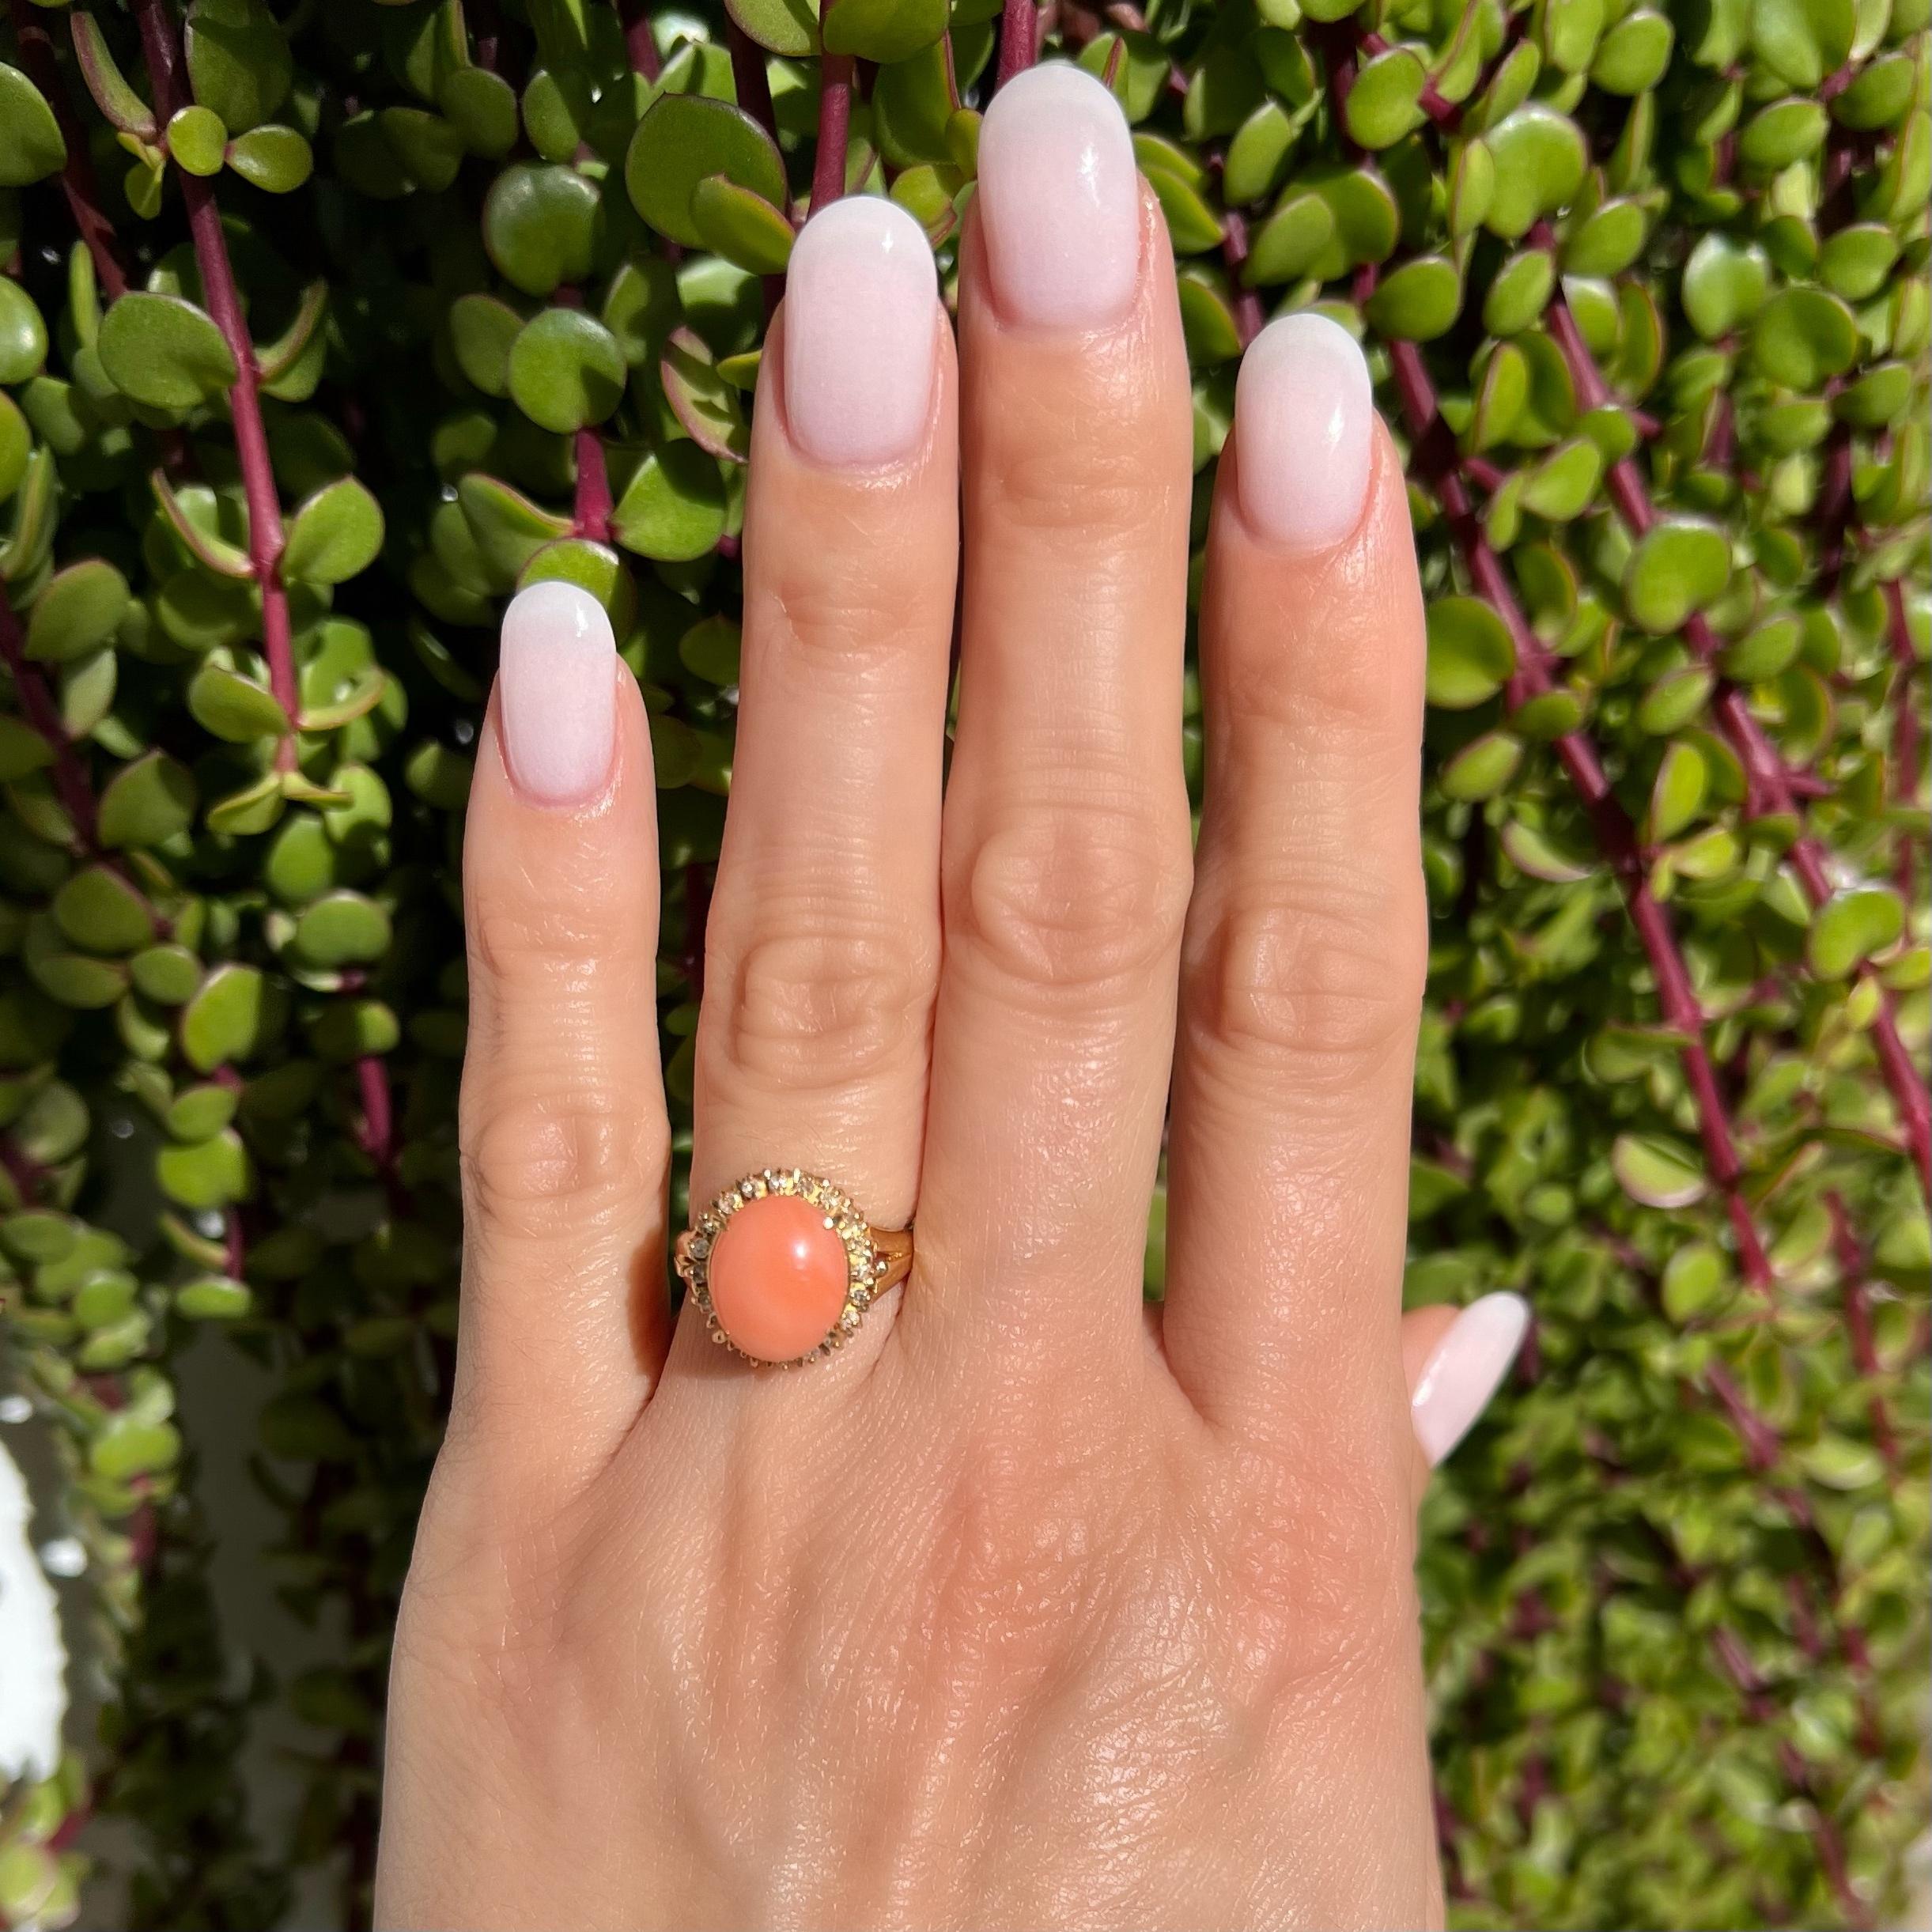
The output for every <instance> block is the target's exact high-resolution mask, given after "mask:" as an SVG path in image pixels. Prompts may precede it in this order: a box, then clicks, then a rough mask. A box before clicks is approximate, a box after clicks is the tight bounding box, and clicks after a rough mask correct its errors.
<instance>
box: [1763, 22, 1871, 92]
mask: <svg viewBox="0 0 1932 1932" xmlns="http://www.w3.org/2000/svg"><path fill="white" fill-rule="evenodd" d="M1749 13H1750V21H1751V51H1752V53H1753V54H1754V55H1756V57H1757V58H1758V59H1759V60H1760V61H1761V62H1763V63H1764V66H1767V67H1768V68H1769V69H1770V70H1771V72H1772V73H1773V74H1775V75H1776V76H1777V77H1778V78H1779V80H1781V81H1783V82H1784V83H1785V85H1786V86H1787V87H1794V88H1798V89H1802V90H1809V89H1813V88H1815V87H1816V86H1817V85H1818V84H1819V82H1820V81H1822V80H1824V78H1825V77H1826V76H1827V75H1828V74H1836V72H1837V71H1838V70H1839V68H1840V67H1842V66H1844V64H1845V62H1846V60H1847V58H1848V57H1849V56H1850V55H1851V43H1852V40H1853V38H1854V35H1855V34H1856V32H1857V31H1858V11H1857V9H1856V7H1855V6H1854V4H1853V0H1751V6H1750V9H1749Z"/></svg>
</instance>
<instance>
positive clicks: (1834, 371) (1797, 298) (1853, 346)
mask: <svg viewBox="0 0 1932 1932" xmlns="http://www.w3.org/2000/svg"><path fill="white" fill-rule="evenodd" d="M1751 354H1752V359H1753V360H1754V361H1756V364H1757V366H1758V367H1759V369H1761V370H1762V371H1763V372H1764V374H1765V375H1766V376H1769V377H1770V378H1771V380H1772V381H1773V382H1775V383H1780V384H1783V386H1784V387H1785V388H1787V389H1796V390H1799V391H1805V392H1807V393H1808V392H1809V391H1813V390H1816V389H1819V388H1823V387H1824V384H1825V383H1827V382H1828V380H1830V379H1831V378H1832V376H1839V375H1842V374H1843V372H1845V371H1846V370H1847V369H1850V368H1851V365H1852V364H1853V363H1854V361H1856V360H1857V359H1858V323H1857V321H1856V320H1855V319H1854V317H1853V316H1852V313H1851V310H1850V309H1849V308H1847V306H1846V305H1845V304H1844V303H1843V302H1842V301H1839V299H1838V297H1836V296H1835V295H1830V294H1828V293H1826V292H1825V291H1824V289H1814V288H1809V287H1805V286H1798V287H1791V288H1784V289H1779V291H1778V293H1776V294H1775V295H1774V296H1772V297H1771V299H1770V300H1769V301H1768V302H1766V303H1765V304H1764V306H1763V308H1760V310H1759V311H1758V313H1757V319H1756V323H1755V324H1754V325H1753V327H1752V331H1751Z"/></svg>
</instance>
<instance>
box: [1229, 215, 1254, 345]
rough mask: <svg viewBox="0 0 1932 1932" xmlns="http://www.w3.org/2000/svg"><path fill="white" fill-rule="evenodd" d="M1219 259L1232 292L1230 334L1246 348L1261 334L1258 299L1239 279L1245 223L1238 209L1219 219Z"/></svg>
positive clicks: (1245, 256) (1244, 254)
mask: <svg viewBox="0 0 1932 1932" xmlns="http://www.w3.org/2000/svg"><path fill="white" fill-rule="evenodd" d="M1221 259H1222V260H1223V262H1225V263H1227V275H1228V281H1229V283H1230V285H1231V288H1232V290H1233V293H1234V333H1235V334H1236V335H1238V336H1239V337H1240V338H1241V346H1242V348H1243V349H1246V347H1247V346H1248V345H1249V343H1250V342H1253V340H1254V338H1255V337H1256V336H1257V335H1260V334H1261V319H1262V318H1261V297H1260V296H1259V295H1257V293H1255V292H1254V290H1253V289H1251V288H1250V287H1249V286H1248V285H1247V284H1246V282H1243V281H1242V278H1241V271H1242V268H1243V267H1244V266H1245V265H1246V262H1247V259H1248V224H1247V220H1246V217H1245V216H1243V215H1242V214H1241V213H1240V211H1239V210H1238V209H1234V208H1231V209H1229V210H1227V214H1225V215H1224V216H1223V217H1222V228H1221Z"/></svg>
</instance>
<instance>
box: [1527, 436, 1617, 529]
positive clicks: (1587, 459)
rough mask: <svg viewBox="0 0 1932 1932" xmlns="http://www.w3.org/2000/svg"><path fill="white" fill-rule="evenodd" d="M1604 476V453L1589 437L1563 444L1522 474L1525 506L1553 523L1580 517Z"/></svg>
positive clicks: (1588, 506)
mask: <svg viewBox="0 0 1932 1932" xmlns="http://www.w3.org/2000/svg"><path fill="white" fill-rule="evenodd" d="M1602 477H1603V452H1601V450H1600V449H1598V448H1597V445H1596V444H1594V443H1593V442H1591V441H1590V440H1589V439H1588V438H1587V437H1575V438H1573V439H1571V440H1570V441H1568V442H1566V443H1563V444H1559V445H1558V446H1557V448H1555V449H1554V450H1552V452H1550V454H1549V455H1548V456H1545V457H1544V459H1543V460H1542V461H1541V463H1538V464H1537V466H1536V467H1535V468H1534V469H1533V470H1531V471H1528V472H1526V474H1524V476H1523V497H1522V502H1523V508H1524V509H1526V510H1527V511H1529V512H1530V513H1531V515H1533V516H1541V517H1543V518H1544V519H1546V520H1548V522H1551V523H1553V524H1567V523H1569V522H1570V521H1571V520H1573V519H1574V518H1576V517H1578V516H1582V514H1583V512H1585V511H1586V509H1589V508H1590V505H1591V503H1592V502H1593V501H1594V500H1595V498H1596V494H1597V484H1598V483H1599V482H1601V480H1602Z"/></svg>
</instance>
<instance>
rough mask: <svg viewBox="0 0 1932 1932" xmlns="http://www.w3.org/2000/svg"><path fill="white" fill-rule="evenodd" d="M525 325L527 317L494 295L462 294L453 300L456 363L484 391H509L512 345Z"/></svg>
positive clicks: (452, 334) (452, 335)
mask: <svg viewBox="0 0 1932 1932" xmlns="http://www.w3.org/2000/svg"><path fill="white" fill-rule="evenodd" d="M523 326H524V317H523V316H520V315H519V314H518V313H517V312H516V310H515V309H514V308H511V306H510V305H509V303H508V302H505V301H501V300H500V299H499V298H498V297H496V296H493V295H476V294H472V295H459V296H458V297H456V301H453V302H452V303H451V304H450V305H449V338H450V346H451V347H452V349H453V350H455V352H456V365H457V367H458V368H459V369H461V370H462V371H463V374H464V375H465V376H467V377H468V378H469V379H470V380H471V382H473V383H474V384H475V385H476V386H477V388H479V389H480V390H482V392H483V393H484V395H497V396H500V395H509V388H510V346H511V344H512V343H513V342H515V341H516V338H517V335H518V334H519V333H520V331H521V330H522V328H523Z"/></svg>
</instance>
